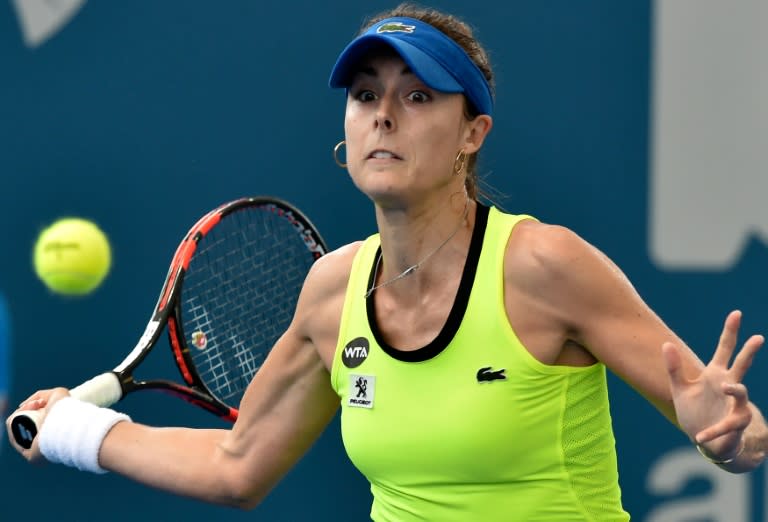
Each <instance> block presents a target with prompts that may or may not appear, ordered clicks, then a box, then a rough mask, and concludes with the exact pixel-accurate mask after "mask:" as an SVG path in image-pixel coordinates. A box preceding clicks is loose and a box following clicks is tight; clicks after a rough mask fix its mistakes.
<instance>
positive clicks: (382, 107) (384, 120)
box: [374, 96, 395, 132]
mask: <svg viewBox="0 0 768 522" xmlns="http://www.w3.org/2000/svg"><path fill="white" fill-rule="evenodd" d="M392 104H393V102H392V100H391V97H390V96H383V97H382V98H381V101H380V102H379V106H378V107H377V109H376V119H375V121H374V127H375V128H376V129H378V130H381V131H385V132H391V131H393V130H395V117H394V108H393V106H392Z"/></svg>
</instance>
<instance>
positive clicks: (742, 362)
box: [731, 335, 765, 382]
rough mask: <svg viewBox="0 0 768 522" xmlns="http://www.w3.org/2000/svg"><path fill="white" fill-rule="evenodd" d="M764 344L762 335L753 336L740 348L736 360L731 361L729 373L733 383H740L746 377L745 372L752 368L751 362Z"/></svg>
mask: <svg viewBox="0 0 768 522" xmlns="http://www.w3.org/2000/svg"><path fill="white" fill-rule="evenodd" d="M764 343H765V337H763V336H762V335H753V336H752V337H750V338H749V339H747V342H745V343H744V346H743V347H742V348H741V350H740V351H739V353H738V354H736V358H735V359H734V360H733V366H731V372H732V376H733V380H734V381H735V382H741V381H742V380H743V379H744V375H746V373H747V370H749V368H750V367H751V366H752V361H754V359H755V355H757V352H758V351H759V350H760V348H762V346H763V344H764Z"/></svg>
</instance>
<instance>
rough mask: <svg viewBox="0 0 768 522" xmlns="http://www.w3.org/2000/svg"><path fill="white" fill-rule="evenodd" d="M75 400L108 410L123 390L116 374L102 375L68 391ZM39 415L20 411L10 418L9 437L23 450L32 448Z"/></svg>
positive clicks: (34, 411) (38, 413)
mask: <svg viewBox="0 0 768 522" xmlns="http://www.w3.org/2000/svg"><path fill="white" fill-rule="evenodd" d="M69 394H70V395H71V396H72V397H74V398H75V399H79V400H81V401H85V402H90V403H91V404H95V405H96V406H100V407H102V408H108V407H109V406H112V405H113V404H115V403H116V402H117V401H119V400H120V399H121V398H122V397H123V389H122V387H121V386H120V380H119V378H118V376H117V374H115V373H113V372H106V373H102V374H101V375H97V376H96V377H94V378H93V379H89V380H87V381H85V382H84V383H83V384H81V385H79V386H76V387H74V388H72V389H71V390H69ZM40 417H41V413H40V412H39V411H37V410H29V411H22V412H19V413H17V414H16V415H14V416H13V417H11V422H10V426H11V435H12V436H13V439H14V440H15V441H16V443H17V444H18V445H19V446H21V447H22V448H24V449H29V448H30V447H32V441H34V440H35V437H37V433H38V431H39V428H40Z"/></svg>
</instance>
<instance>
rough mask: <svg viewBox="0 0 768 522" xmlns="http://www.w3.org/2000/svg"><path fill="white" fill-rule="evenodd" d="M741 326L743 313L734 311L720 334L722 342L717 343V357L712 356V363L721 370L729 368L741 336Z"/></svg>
mask: <svg viewBox="0 0 768 522" xmlns="http://www.w3.org/2000/svg"><path fill="white" fill-rule="evenodd" d="M739 326H741V312H740V311H739V310H734V311H732V312H731V313H729V314H728V317H726V318H725V324H724V325H723V331H722V333H721V334H720V341H719V342H718V343H717V349H716V350H715V355H714V356H712V363H713V364H715V365H716V366H720V367H721V368H727V367H728V363H729V362H730V361H731V357H732V356H733V350H734V348H735V347H736V340H737V339H738V336H739Z"/></svg>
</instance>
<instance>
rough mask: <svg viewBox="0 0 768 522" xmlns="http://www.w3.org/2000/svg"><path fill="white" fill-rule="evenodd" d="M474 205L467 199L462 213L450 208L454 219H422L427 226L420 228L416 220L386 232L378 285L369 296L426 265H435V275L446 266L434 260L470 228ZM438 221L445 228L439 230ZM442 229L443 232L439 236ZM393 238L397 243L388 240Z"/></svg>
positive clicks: (375, 284) (377, 268)
mask: <svg viewBox="0 0 768 522" xmlns="http://www.w3.org/2000/svg"><path fill="white" fill-rule="evenodd" d="M470 206H471V203H470V200H469V199H468V198H467V199H465V200H464V204H463V205H462V207H461V208H460V209H459V211H458V213H457V212H456V209H455V208H452V206H450V205H449V206H448V208H449V209H450V219H448V218H444V217H440V218H438V217H437V216H436V217H435V218H434V219H430V220H422V221H421V222H422V223H424V224H423V225H421V226H419V227H416V226H415V225H414V222H413V221H412V220H407V221H406V222H405V223H404V224H402V225H400V228H396V229H393V230H391V231H390V233H389V235H386V234H385V231H382V254H381V256H380V257H379V258H378V259H377V260H376V269H375V272H376V273H375V277H374V285H373V287H372V288H370V289H369V290H368V292H367V293H366V297H370V295H371V294H372V293H373V292H374V291H375V290H377V289H379V288H381V287H384V286H388V285H390V284H393V283H396V282H397V281H400V280H401V279H405V278H407V277H409V276H411V275H413V274H415V273H416V272H417V271H418V272H421V271H422V268H423V267H424V266H431V267H432V269H431V270H429V271H432V272H434V270H436V269H438V268H440V267H441V266H444V264H436V263H435V261H434V260H435V258H437V257H438V256H440V254H441V252H444V251H446V250H448V249H449V248H450V247H449V244H450V243H452V242H455V241H456V239H455V238H456V236H460V234H459V233H460V232H461V230H462V228H467V227H466V226H467V225H468V224H469V220H468V216H469V210H470ZM438 219H440V220H441V222H442V223H445V225H444V226H440V227H437V225H436V222H437V220H438ZM438 228H439V230H440V231H441V232H439V233H438V232H437V229H438ZM469 228H471V227H469ZM389 238H392V239H394V238H397V240H393V241H387V239H389ZM414 245H418V246H417V247H414Z"/></svg>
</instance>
